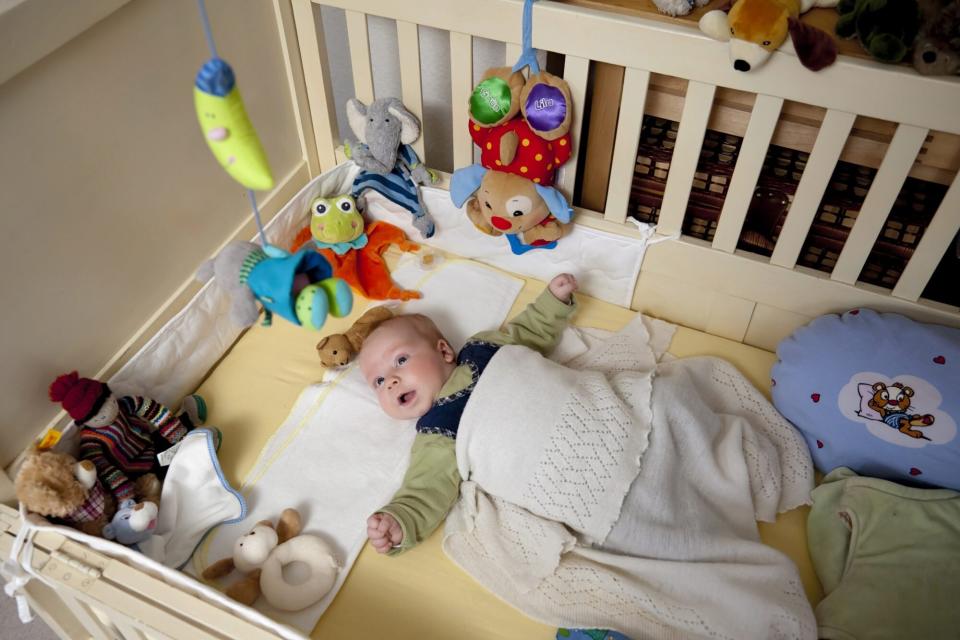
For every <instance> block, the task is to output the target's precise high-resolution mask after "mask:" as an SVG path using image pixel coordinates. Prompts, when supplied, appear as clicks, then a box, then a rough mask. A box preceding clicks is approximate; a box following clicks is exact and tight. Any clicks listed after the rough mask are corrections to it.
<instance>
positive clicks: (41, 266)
mask: <svg viewBox="0 0 960 640" xmlns="http://www.w3.org/2000/svg"><path fill="white" fill-rule="evenodd" d="M34 1H41V2H43V1H46V0H34ZM59 1H61V2H62V1H66V0H59ZM208 9H209V12H210V17H211V21H212V23H213V29H214V34H215V36H216V39H217V45H218V49H219V52H220V55H221V56H223V57H224V58H225V59H227V60H228V61H229V62H230V63H231V64H232V66H233V67H234V69H235V70H236V72H237V76H238V81H239V86H240V88H241V90H242V92H243V96H244V99H245V102H246V106H247V111H248V113H249V114H250V116H251V118H252V120H253V122H254V124H255V125H256V126H257V128H258V130H259V133H260V136H261V138H262V139H263V141H264V145H265V147H266V151H267V155H268V157H269V158H270V161H271V165H272V168H273V172H274V175H275V176H276V177H277V178H281V177H283V176H285V175H287V174H289V173H290V172H291V171H293V170H294V169H295V168H296V167H298V166H299V165H300V164H301V162H302V150H301V148H300V141H299V137H298V133H297V129H296V123H295V119H294V113H293V107H292V104H291V99H290V92H289V89H288V85H287V76H286V70H285V66H284V60H283V54H282V51H281V45H280V40H279V38H278V36H277V28H276V19H275V16H274V7H273V3H271V2H268V1H266V0H208ZM208 57H209V54H208V52H207V48H206V44H205V41H204V38H203V34H202V31H201V28H200V21H199V18H198V13H197V8H196V3H195V2H193V0H134V1H132V2H130V3H129V4H126V5H124V6H122V7H121V8H120V9H119V10H117V11H116V12H114V13H111V14H110V15H109V16H107V17H106V18H105V19H104V20H102V21H101V22H98V23H97V24H95V25H94V26H93V27H92V28H90V29H89V30H87V31H85V32H84V33H82V34H80V35H79V36H78V37H76V38H74V39H73V40H71V41H69V42H67V43H66V44H65V45H64V46H62V47H61V48H59V49H57V50H56V51H54V52H53V53H52V54H51V55H49V56H47V57H45V58H43V59H42V60H40V61H39V62H37V63H35V64H33V65H32V66H30V67H28V68H27V69H25V70H24V71H22V72H21V73H19V74H18V75H16V76H14V77H13V78H12V79H10V80H9V81H7V82H6V83H4V84H3V85H0V149H2V151H0V231H2V232H0V270H2V273H3V276H2V278H0V299H3V300H5V301H6V304H7V311H6V313H5V317H4V320H3V331H2V332H0V362H2V365H0V464H6V463H8V462H9V461H10V460H11V459H12V458H13V457H14V456H15V455H16V454H17V452H18V451H20V450H21V449H22V448H23V447H24V446H26V445H27V444H28V443H29V442H30V440H31V438H32V437H33V436H35V435H36V434H37V433H38V432H39V430H41V429H42V428H43V427H44V426H45V425H46V424H47V423H48V422H49V421H50V420H52V419H53V418H54V416H55V415H56V411H57V409H58V408H59V407H57V406H55V405H54V404H52V403H51V402H50V401H49V400H48V399H47V395H46V394H47V387H48V385H49V383H50V382H51V381H52V380H53V378H54V377H55V376H56V375H58V374H60V373H63V372H66V371H70V370H72V369H78V370H79V371H80V372H81V374H83V375H87V376H92V375H94V374H95V373H96V372H97V371H99V370H101V368H103V367H104V365H105V364H106V363H107V362H108V361H109V360H110V358H111V356H113V355H114V354H115V353H117V352H118V350H120V349H121V348H122V347H123V346H124V345H125V344H126V343H127V341H128V340H129V339H130V338H131V336H133V335H134V334H135V333H136V331H137V329H138V328H139V327H141V326H142V325H143V324H144V323H145V322H146V321H147V319H148V318H150V317H151V315H152V314H154V312H156V311H157V309H158V308H160V307H161V306H162V305H163V303H164V301H166V300H167V299H168V298H169V297H170V295H171V294H172V293H173V292H174V291H176V290H177V289H178V287H180V286H181V285H182V284H183V283H184V282H185V281H187V280H189V279H190V278H191V277H192V274H193V272H194V271H195V270H196V268H197V267H198V266H199V264H200V263H201V262H202V261H203V260H204V259H206V258H207V257H209V256H210V255H211V253H212V252H213V251H214V250H216V248H217V247H219V246H220V244H221V243H222V242H224V241H225V240H226V239H227V238H228V237H229V236H230V235H231V234H233V233H234V232H235V231H236V230H237V228H238V227H240V226H241V225H242V224H244V222H245V221H246V220H247V217H248V216H249V213H250V211H249V206H248V205H247V201H246V195H245V192H244V190H243V189H242V188H241V187H240V186H239V185H238V184H236V183H235V182H233V181H232V180H231V179H230V178H229V177H228V176H227V175H226V174H225V173H224V172H223V171H222V170H221V169H220V167H219V166H218V165H217V163H216V162H215V161H214V159H213V157H212V156H211V155H210V154H209V152H208V150H207V149H206V145H205V144H204V142H203V139H202V137H201V135H200V132H199V127H198V125H197V123H196V119H195V116H194V112H193V104H192V93H191V92H192V82H193V78H194V76H195V74H196V71H197V69H198V68H199V66H200V64H202V62H203V61H205V60H206V59H207V58H208ZM262 195H263V194H261V196H262Z"/></svg>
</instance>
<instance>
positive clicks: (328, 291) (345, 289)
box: [197, 242, 353, 329]
mask: <svg viewBox="0 0 960 640" xmlns="http://www.w3.org/2000/svg"><path fill="white" fill-rule="evenodd" d="M332 275H333V268H332V267H331V266H330V263H329V262H327V260H326V258H324V257H323V256H322V255H320V254H319V253H317V252H316V251H314V250H312V249H301V250H300V251H298V252H297V253H294V254H290V253H287V252H286V251H284V250H282V249H280V248H278V247H273V246H268V247H266V248H265V249H264V248H262V247H260V245H257V244H254V243H252V242H231V243H230V244H228V245H227V246H226V247H224V248H223V250H222V251H221V252H220V253H219V254H218V255H217V256H216V257H215V258H213V259H212V260H207V261H206V262H204V263H203V264H202V265H200V269H199V270H198V271H197V280H199V281H200V282H206V281H208V280H210V279H211V278H216V280H217V285H218V286H219V287H221V288H222V289H224V290H225V291H226V292H227V293H228V294H229V295H230V298H231V300H232V304H231V307H230V319H231V320H233V322H234V323H235V324H237V325H238V326H241V327H244V328H245V327H249V326H251V325H252V324H253V323H254V322H256V321H257V316H258V315H259V313H260V312H259V311H258V309H257V301H259V302H260V303H261V304H262V305H263V307H264V310H265V315H264V320H263V324H264V325H270V323H271V321H272V317H273V314H274V313H276V314H279V315H280V316H282V317H284V318H286V319H287V320H289V321H290V322H292V323H293V324H295V325H298V326H306V327H309V328H311V329H320V328H321V327H323V324H324V323H325V322H326V321H327V315H328V314H331V315H334V316H336V317H338V318H339V317H342V316H345V315H347V314H349V313H350V309H351V308H352V306H353V294H352V293H350V287H349V286H348V285H347V283H346V282H345V281H343V280H341V279H340V278H333V277H331V276H332Z"/></svg>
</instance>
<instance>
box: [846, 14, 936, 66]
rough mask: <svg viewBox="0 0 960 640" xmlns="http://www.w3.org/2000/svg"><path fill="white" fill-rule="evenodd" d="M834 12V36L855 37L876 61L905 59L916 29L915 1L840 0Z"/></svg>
mask: <svg viewBox="0 0 960 640" xmlns="http://www.w3.org/2000/svg"><path fill="white" fill-rule="evenodd" d="M837 12H838V13H839V14H840V17H839V18H838V19H837V26H836V31H837V35H838V36H840V37H841V38H857V39H858V40H859V42H860V46H862V47H863V48H864V50H865V51H866V52H867V53H869V54H870V55H871V56H872V57H873V58H874V59H876V60H879V61H880V62H888V63H897V62H900V61H901V60H903V59H904V58H906V57H907V54H908V53H909V52H910V47H911V46H913V41H914V39H916V37H917V30H918V29H919V28H920V9H919V7H918V6H917V3H916V2H915V0H840V2H839V3H838V4H837Z"/></svg>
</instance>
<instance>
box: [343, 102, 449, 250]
mask: <svg viewBox="0 0 960 640" xmlns="http://www.w3.org/2000/svg"><path fill="white" fill-rule="evenodd" d="M347 118H348V120H349V121H350V128H351V129H352V130H353V133H354V135H355V136H356V140H350V139H347V140H346V141H345V150H346V153H347V155H348V157H349V158H350V159H351V160H353V162H354V163H356V165H357V166H359V167H360V168H361V169H362V171H361V172H360V173H359V174H358V175H357V177H356V178H355V179H354V182H353V188H352V190H351V194H352V195H353V197H354V198H357V197H359V196H361V195H362V194H363V192H364V191H366V190H367V189H372V190H373V191H376V192H377V193H379V194H381V195H382V196H384V197H385V198H387V199H388V200H390V201H391V202H393V203H394V204H396V205H397V206H400V207H403V208H404V209H406V210H407V211H409V212H410V213H411V214H412V215H413V226H414V227H415V228H416V229H417V230H418V231H419V232H420V233H422V234H423V237H424V238H429V237H430V236H432V235H433V234H434V232H435V231H436V225H435V223H434V221H433V216H431V215H430V213H429V212H428V211H427V209H426V207H425V206H424V205H423V201H422V200H421V199H420V188H419V186H418V185H429V184H433V183H435V182H436V181H437V180H438V179H439V176H438V175H437V174H436V172H433V171H431V170H429V169H427V167H426V166H424V164H423V163H422V162H420V158H419V157H418V156H417V152H416V151H414V150H413V147H411V146H410V145H411V144H412V143H414V142H416V140H417V138H419V137H420V120H419V119H417V117H416V116H415V115H413V114H412V113H410V111H408V110H407V108H406V107H404V106H403V103H401V102H400V101H399V100H398V99H396V98H380V99H379V100H374V101H373V102H372V103H371V104H370V106H369V107H368V106H367V105H365V104H363V103H362V102H360V101H359V100H357V99H356V98H351V99H350V100H348V101H347Z"/></svg>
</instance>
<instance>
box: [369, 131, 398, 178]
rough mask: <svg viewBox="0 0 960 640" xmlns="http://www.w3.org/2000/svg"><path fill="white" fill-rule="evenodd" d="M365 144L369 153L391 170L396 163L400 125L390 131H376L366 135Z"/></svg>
mask: <svg viewBox="0 0 960 640" xmlns="http://www.w3.org/2000/svg"><path fill="white" fill-rule="evenodd" d="M367 146H368V147H370V154H371V155H373V157H374V158H376V159H377V161H378V162H380V164H382V165H383V166H385V167H387V169H388V170H392V169H393V167H394V166H396V164H397V153H398V151H399V149H400V127H396V128H395V129H394V130H392V131H378V132H377V133H376V134H375V135H369V132H368V135H367Z"/></svg>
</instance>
